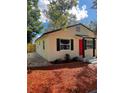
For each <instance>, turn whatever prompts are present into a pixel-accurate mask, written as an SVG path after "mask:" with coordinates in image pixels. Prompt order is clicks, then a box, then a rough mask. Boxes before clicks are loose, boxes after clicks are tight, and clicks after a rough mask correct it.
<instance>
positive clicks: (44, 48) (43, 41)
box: [43, 40, 45, 49]
mask: <svg viewBox="0 0 124 93" xmlns="http://www.w3.org/2000/svg"><path fill="white" fill-rule="evenodd" d="M43 49H45V41H44V40H43Z"/></svg>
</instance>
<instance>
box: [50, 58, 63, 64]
mask: <svg viewBox="0 0 124 93" xmlns="http://www.w3.org/2000/svg"><path fill="white" fill-rule="evenodd" d="M61 62H62V59H56V60H54V61H53V62H51V63H53V64H59V63H61Z"/></svg>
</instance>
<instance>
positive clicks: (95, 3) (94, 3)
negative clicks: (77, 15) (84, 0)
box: [91, 0, 97, 9]
mask: <svg viewBox="0 0 124 93" xmlns="http://www.w3.org/2000/svg"><path fill="white" fill-rule="evenodd" d="M91 8H93V9H97V0H93V5H92V7H91Z"/></svg>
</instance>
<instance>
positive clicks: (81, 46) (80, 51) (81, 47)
mask: <svg viewBox="0 0 124 93" xmlns="http://www.w3.org/2000/svg"><path fill="white" fill-rule="evenodd" d="M79 55H80V56H81V55H83V40H82V39H80V40H79Z"/></svg>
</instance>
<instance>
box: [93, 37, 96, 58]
mask: <svg viewBox="0 0 124 93" xmlns="http://www.w3.org/2000/svg"><path fill="white" fill-rule="evenodd" d="M95 48H96V41H95V38H93V57H95Z"/></svg>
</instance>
